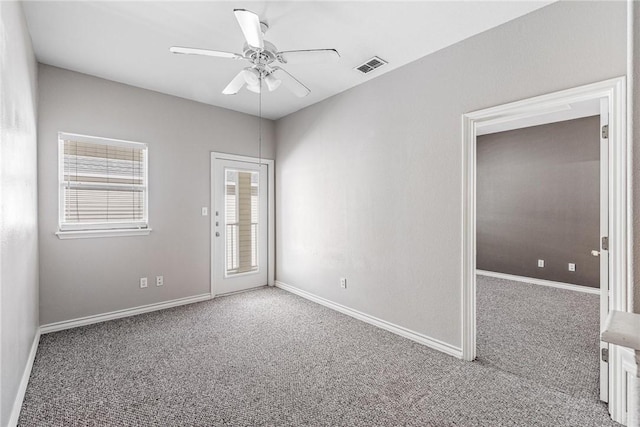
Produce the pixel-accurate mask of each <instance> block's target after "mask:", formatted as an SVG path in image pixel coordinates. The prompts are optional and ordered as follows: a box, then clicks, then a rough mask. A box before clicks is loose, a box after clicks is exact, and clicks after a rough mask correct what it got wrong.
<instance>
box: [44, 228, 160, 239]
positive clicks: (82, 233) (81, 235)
mask: <svg viewBox="0 0 640 427" xmlns="http://www.w3.org/2000/svg"><path fill="white" fill-rule="evenodd" d="M149 233H151V229H150V228H142V229H117V228H114V229H112V230H69V231H58V232H56V236H58V239H60V240H66V239H93V238H96V237H127V236H148V235H149Z"/></svg>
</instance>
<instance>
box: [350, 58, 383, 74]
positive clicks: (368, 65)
mask: <svg viewBox="0 0 640 427" xmlns="http://www.w3.org/2000/svg"><path fill="white" fill-rule="evenodd" d="M386 63H387V61H385V60H384V59H381V58H378V57H377V56H374V57H373V58H371V59H370V60H368V61H367V62H365V63H364V64H362V65H358V66H357V67H356V68H354V70H357V71H360V72H361V73H362V74H368V73H370V72H372V71H373V70H375V69H376V68H378V67H382V66H383V65H385V64H386Z"/></svg>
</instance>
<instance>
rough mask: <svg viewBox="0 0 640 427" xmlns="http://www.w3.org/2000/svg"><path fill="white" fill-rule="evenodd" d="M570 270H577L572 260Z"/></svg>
mask: <svg viewBox="0 0 640 427" xmlns="http://www.w3.org/2000/svg"><path fill="white" fill-rule="evenodd" d="M569 271H576V265H575V264H574V263H572V262H570V263H569Z"/></svg>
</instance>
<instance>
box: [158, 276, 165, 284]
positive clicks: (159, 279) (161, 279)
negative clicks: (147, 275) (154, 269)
mask: <svg viewBox="0 0 640 427" xmlns="http://www.w3.org/2000/svg"><path fill="white" fill-rule="evenodd" d="M162 285H164V276H156V286H162Z"/></svg>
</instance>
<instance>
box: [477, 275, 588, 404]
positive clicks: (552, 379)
mask: <svg viewBox="0 0 640 427" xmlns="http://www.w3.org/2000/svg"><path fill="white" fill-rule="evenodd" d="M476 283H477V290H476V298H477V307H476V311H477V335H476V338H477V361H478V362H479V363H482V364H486V365H489V366H493V367H496V368H499V369H502V370H505V371H507V372H510V373H513V374H516V375H518V376H521V377H523V378H527V379H529V380H531V381H534V382H536V383H538V384H540V385H542V386H545V387H549V388H552V389H556V390H558V391H561V392H563V393H566V394H568V395H571V396H574V397H578V398H585V399H593V400H597V399H598V396H599V387H600V383H599V378H600V374H599V368H600V367H599V364H600V362H599V358H598V357H599V354H598V352H599V346H600V341H599V336H600V314H599V313H600V297H599V296H598V295H594V294H587V293H583V292H575V291H568V290H564V289H557V288H551V287H548V286H540V285H533V284H527V283H519V282H512V281H510V280H504V279H496V278H492V277H487V276H477V282H476Z"/></svg>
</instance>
